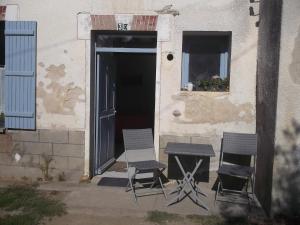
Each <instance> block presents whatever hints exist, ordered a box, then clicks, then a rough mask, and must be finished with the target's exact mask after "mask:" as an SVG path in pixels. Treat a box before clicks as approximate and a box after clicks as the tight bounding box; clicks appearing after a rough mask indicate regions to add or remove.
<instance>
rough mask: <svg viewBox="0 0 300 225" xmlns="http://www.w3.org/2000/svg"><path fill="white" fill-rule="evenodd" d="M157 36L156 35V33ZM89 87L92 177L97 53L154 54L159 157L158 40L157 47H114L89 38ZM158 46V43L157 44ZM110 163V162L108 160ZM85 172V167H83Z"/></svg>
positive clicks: (91, 166)
mask: <svg viewBox="0 0 300 225" xmlns="http://www.w3.org/2000/svg"><path fill="white" fill-rule="evenodd" d="M120 34H122V31H120ZM156 37H157V35H156ZM90 43H91V45H92V48H91V61H90V63H91V65H93V64H94V65H93V66H91V77H90V78H91V86H90V87H91V89H90V100H91V102H90V112H89V115H90V128H89V132H90V133H89V140H90V143H89V150H90V154H89V176H90V177H93V176H95V175H97V174H96V173H95V168H94V166H95V165H94V164H95V163H94V160H95V159H94V157H95V152H96V151H97V150H96V146H95V129H96V127H95V122H96V121H95V111H96V109H95V104H96V103H95V98H94V94H95V91H96V90H95V89H94V88H95V85H93V84H94V82H93V81H94V79H95V78H94V77H95V75H96V67H97V62H96V61H97V54H98V53H133V54H134V53H142V54H145V53H146V54H155V57H156V72H155V93H154V94H155V96H154V101H155V102H154V115H153V116H154V125H153V126H154V128H153V132H154V146H155V152H156V157H157V159H158V158H159V146H158V143H159V141H158V138H159V135H158V130H159V126H158V125H159V119H158V118H159V117H158V115H157V113H158V112H159V109H158V107H159V101H158V100H159V99H158V98H157V97H158V96H159V97H160V87H159V86H158V84H159V83H158V82H157V75H158V68H159V75H160V65H158V51H157V50H158V41H157V47H156V48H114V47H96V46H95V45H96V44H95V41H94V40H93V38H91V42H90ZM159 47H160V45H159ZM159 63H160V57H159ZM159 80H160V76H159ZM92 86H94V88H92ZM158 88H159V89H158ZM158 93H159V94H158ZM110 163H111V162H110ZM85 173H86V167H85Z"/></svg>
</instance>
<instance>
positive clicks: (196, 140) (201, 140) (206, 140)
mask: <svg viewBox="0 0 300 225" xmlns="http://www.w3.org/2000/svg"><path fill="white" fill-rule="evenodd" d="M191 143H193V144H212V143H211V138H210V137H204V136H193V137H191Z"/></svg>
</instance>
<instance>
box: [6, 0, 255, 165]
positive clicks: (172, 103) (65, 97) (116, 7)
mask: <svg viewBox="0 0 300 225" xmlns="http://www.w3.org/2000/svg"><path fill="white" fill-rule="evenodd" d="M1 3H2V4H17V5H19V14H20V20H35V21H37V22H38V55H37V63H38V66H37V127H38V128H56V129H74V130H86V131H88V121H89V99H88V98H89V96H88V93H89V80H88V79H89V63H90V62H89V57H88V56H89V54H90V52H89V47H90V45H89V40H78V39H77V14H78V13H79V12H87V13H91V14H156V13H155V12H154V11H155V10H159V9H161V8H163V7H164V6H165V5H168V4H173V9H176V10H178V11H179V13H180V15H179V16H176V17H173V16H171V21H170V23H168V24H167V26H168V27H169V28H171V32H170V36H169V37H168V38H167V39H165V40H164V41H162V42H159V43H158V60H157V62H158V65H157V77H158V78H157V84H156V85H157V86H156V87H157V89H156V96H157V102H156V122H155V126H156V127H155V130H156V137H158V136H159V135H178V136H189V135H193V136H202V137H213V138H212V139H211V140H213V141H212V142H213V143H212V144H213V145H214V147H215V151H216V152H218V151H219V145H220V137H221V135H222V132H223V131H235V132H255V82H256V80H255V79H256V54H257V27H255V22H256V21H257V19H258V18H257V17H253V16H250V15H249V6H250V3H249V1H248V0H211V1H202V0H189V1H180V0H173V1H171V0H169V1H167V0H160V1H159V0H144V1H141V0H127V1H124V0H114V1H105V0H91V1H79V0H77V1H75V0H73V1H72V3H70V1H69V0H51V1H46V0H43V1H41V0H26V1H20V0H3V1H1ZM255 10H256V8H255ZM165 29H166V27H164V28H163V30H158V33H159V34H160V32H165ZM185 30H195V31H232V50H231V69H230V73H231V78H230V92H229V93H212V92H193V93H187V92H182V91H180V80H181V51H182V49H181V48H182V31H185ZM169 52H172V53H173V54H174V56H175V57H174V60H173V61H171V62H170V61H168V60H167V59H166V55H167V53H169ZM174 110H177V111H179V112H180V113H181V115H180V116H179V117H175V116H174V115H173V112H174ZM87 143H88V132H86V145H87ZM156 143H158V139H157V138H156ZM88 155H89V152H88V146H87V147H86V164H87V166H86V171H88ZM217 155H218V153H217ZM215 165H217V164H215Z"/></svg>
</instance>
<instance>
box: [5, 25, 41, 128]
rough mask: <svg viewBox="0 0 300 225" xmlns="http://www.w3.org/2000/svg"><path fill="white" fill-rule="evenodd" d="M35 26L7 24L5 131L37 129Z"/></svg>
mask: <svg viewBox="0 0 300 225" xmlns="http://www.w3.org/2000/svg"><path fill="white" fill-rule="evenodd" d="M36 29H37V24H36V22H31V21H30V22H29V21H7V22H5V127H6V128H13V129H29V130H32V129H35V88H36V85H35V84H36V81H35V77H36Z"/></svg>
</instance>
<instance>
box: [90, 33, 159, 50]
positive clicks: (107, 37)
mask: <svg viewBox="0 0 300 225" xmlns="http://www.w3.org/2000/svg"><path fill="white" fill-rule="evenodd" d="M96 46H97V47H113V48H156V32H143V33H140V34H138V33H136V32H123V34H122V35H120V34H115V35H114V34H106V33H99V34H98V35H96Z"/></svg>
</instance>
